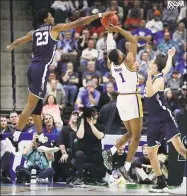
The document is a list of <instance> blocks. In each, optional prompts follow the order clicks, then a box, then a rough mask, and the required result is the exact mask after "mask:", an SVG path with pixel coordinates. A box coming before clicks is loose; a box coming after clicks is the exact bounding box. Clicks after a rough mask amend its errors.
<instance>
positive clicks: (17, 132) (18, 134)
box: [13, 130, 21, 142]
mask: <svg viewBox="0 0 187 196" xmlns="http://www.w3.org/2000/svg"><path fill="white" fill-rule="evenodd" d="M20 134H21V131H19V130H16V131H15V132H14V134H13V141H14V142H17V141H18V140H19V136H20Z"/></svg>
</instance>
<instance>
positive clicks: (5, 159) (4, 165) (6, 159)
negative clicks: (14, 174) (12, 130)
mask: <svg viewBox="0 0 187 196" xmlns="http://www.w3.org/2000/svg"><path fill="white" fill-rule="evenodd" d="M10 158H11V153H10V152H5V154H4V155H3V156H2V160H1V169H2V176H4V177H10V172H9V169H10Z"/></svg>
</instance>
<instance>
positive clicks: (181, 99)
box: [178, 85, 187, 113]
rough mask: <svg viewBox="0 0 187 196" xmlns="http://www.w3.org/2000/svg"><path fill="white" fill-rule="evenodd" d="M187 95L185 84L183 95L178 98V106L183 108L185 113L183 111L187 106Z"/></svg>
mask: <svg viewBox="0 0 187 196" xmlns="http://www.w3.org/2000/svg"><path fill="white" fill-rule="evenodd" d="M186 97H187V85H183V86H182V92H181V95H180V96H179V98H178V108H179V109H180V110H181V113H183V111H184V110H185V108H186V102H187V100H186Z"/></svg>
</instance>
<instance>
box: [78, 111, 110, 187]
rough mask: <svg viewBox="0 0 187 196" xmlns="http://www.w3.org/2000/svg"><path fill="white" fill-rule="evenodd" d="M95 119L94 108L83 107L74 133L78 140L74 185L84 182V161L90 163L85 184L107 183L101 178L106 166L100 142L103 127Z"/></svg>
mask: <svg viewBox="0 0 187 196" xmlns="http://www.w3.org/2000/svg"><path fill="white" fill-rule="evenodd" d="M97 119H98V111H96V110H95V109H94V108H86V109H84V111H83V114H82V117H81V119H80V125H79V126H78V131H77V133H76V135H77V138H78V141H77V149H76V154H75V162H76V168H77V170H78V177H79V178H78V179H77V180H76V181H75V182H74V184H75V185H81V184H83V183H84V177H85V176H84V172H83V170H84V164H85V163H90V165H91V169H90V170H91V171H90V178H89V179H86V181H87V184H89V183H90V182H92V183H94V184H96V185H103V186H105V185H107V184H108V183H107V182H106V181H104V180H103V178H104V177H105V175H106V168H105V166H104V164H103V157H102V144H101V140H102V139H103V138H104V136H105V135H104V133H105V127H104V126H103V125H101V124H99V123H97ZM78 155H79V156H78ZM77 156H78V157H77Z"/></svg>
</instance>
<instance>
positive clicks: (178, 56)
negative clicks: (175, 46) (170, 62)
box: [175, 42, 187, 64]
mask: <svg viewBox="0 0 187 196" xmlns="http://www.w3.org/2000/svg"><path fill="white" fill-rule="evenodd" d="M186 52H187V42H184V43H183V45H182V48H181V49H180V50H179V51H178V52H177V53H176V55H175V62H176V64H178V63H179V62H180V61H182V60H183V59H184V54H185V53H186Z"/></svg>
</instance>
